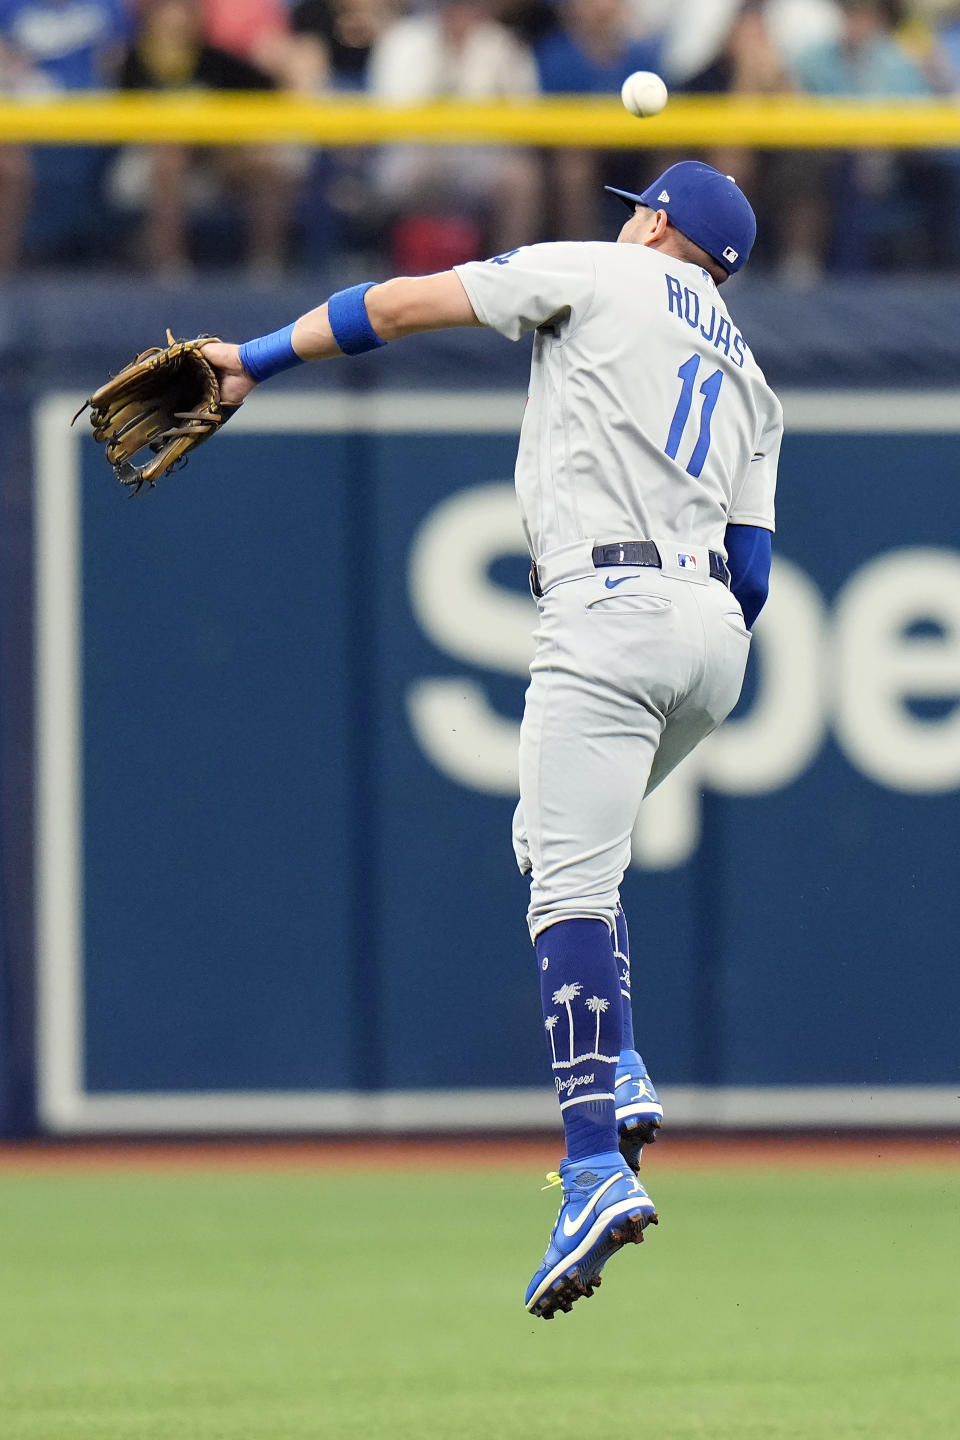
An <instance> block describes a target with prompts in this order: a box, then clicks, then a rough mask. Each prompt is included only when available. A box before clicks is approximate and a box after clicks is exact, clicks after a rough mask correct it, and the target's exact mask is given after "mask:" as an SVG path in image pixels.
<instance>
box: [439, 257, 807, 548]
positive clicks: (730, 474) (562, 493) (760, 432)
mask: <svg viewBox="0 0 960 1440" xmlns="http://www.w3.org/2000/svg"><path fill="white" fill-rule="evenodd" d="M456 270H457V274H458V275H459V277H460V280H461V282H462V283H463V286H464V288H465V290H466V292H467V295H468V296H469V298H470V301H471V304H472V305H473V308H474V311H475V312H476V315H477V318H478V319H479V320H480V321H481V322H482V323H483V324H484V325H488V326H490V327H491V328H492V329H495V330H498V331H499V332H500V333H501V334H502V335H505V336H507V337H508V338H509V339H511V340H519V339H520V337H521V336H523V335H525V334H528V333H529V332H530V331H531V330H535V331H536V337H535V340H534V350H533V364H532V370H531V379H530V397H529V401H528V404H527V409H526V413H525V416H524V420H523V427H522V431H521V436H520V447H519V453H518V457H517V467H516V483H517V494H518V498H519V501H520V509H521V513H522V517H523V524H524V527H525V530H526V535H527V541H528V544H529V546H530V552H531V554H532V555H533V556H534V557H535V558H536V559H540V558H541V557H542V556H543V555H545V554H548V553H549V552H551V551H553V550H556V549H558V548H559V547H561V546H565V545H567V544H570V543H572V542H574V541H577V540H581V539H584V538H586V537H590V538H592V539H593V540H594V541H595V542H596V543H604V542H607V541H615V540H624V539H631V538H633V539H652V540H663V541H665V542H667V543H668V544H670V545H674V546H680V547H683V546H684V545H686V546H691V547H692V546H696V545H699V546H708V547H710V548H712V549H715V550H720V551H722V550H723V539H724V530H725V528H726V526H727V524H728V523H731V522H732V523H740V524H747V525H759V526H762V527H763V528H765V529H769V530H772V529H773V528H774V487H775V483H776V473H777V460H778V455H779V450H780V440H781V435H782V429H783V422H782V411H781V407H780V404H779V401H778V400H777V398H776V396H775V395H774V394H773V391H772V390H771V389H770V387H769V386H768V385H767V383H766V381H765V380H764V377H763V374H762V372H761V370H760V368H759V366H758V365H757V363H756V361H755V360H754V358H753V356H752V354H751V353H750V350H749V347H748V346H747V344H746V342H745V340H744V338H743V336H742V334H741V333H740V331H739V330H738V329H737V327H736V326H735V324H734V323H733V321H732V320H731V318H730V315H729V313H728V311H727V308H726V306H725V305H724V303H723V300H722V299H721V297H720V294H719V292H718V290H717V287H716V285H715V284H714V282H713V280H712V279H711V278H710V276H709V275H708V274H707V273H706V271H704V270H701V269H700V267H699V266H697V265H691V264H686V263H684V262H683V261H680V260H675V259H672V258H670V257H669V256H666V255H663V254H662V253H660V252H659V251H656V250H653V249H651V248H649V247H648V246H644V245H631V244H607V243H603V242H600V241H597V242H586V243H576V242H569V243H561V244H545V245H530V246H527V247H525V248H523V249H520V250H515V251H513V252H512V253H510V254H507V255H501V256H496V257H495V258H494V259H493V260H487V261H472V262H470V263H469V264H466V265H458V266H457V267H456Z"/></svg>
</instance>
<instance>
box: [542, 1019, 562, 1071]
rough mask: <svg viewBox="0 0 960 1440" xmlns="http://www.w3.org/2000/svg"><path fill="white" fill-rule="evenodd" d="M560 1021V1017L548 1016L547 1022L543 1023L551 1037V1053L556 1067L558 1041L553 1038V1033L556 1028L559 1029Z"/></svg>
mask: <svg viewBox="0 0 960 1440" xmlns="http://www.w3.org/2000/svg"><path fill="white" fill-rule="evenodd" d="M559 1019H560V1016H559V1015H548V1016H547V1018H546V1020H544V1022H543V1028H544V1030H546V1032H547V1034H548V1035H549V1036H550V1051H551V1054H552V1055H553V1063H554V1065H556V1063H557V1042H556V1040H555V1039H554V1038H553V1032H554V1030H555V1029H556V1027H557V1021H558V1020H559Z"/></svg>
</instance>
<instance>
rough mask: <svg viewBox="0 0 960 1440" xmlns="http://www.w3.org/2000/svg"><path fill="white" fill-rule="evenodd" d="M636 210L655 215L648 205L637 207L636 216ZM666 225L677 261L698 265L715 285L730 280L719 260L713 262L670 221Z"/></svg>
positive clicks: (709, 256)
mask: <svg viewBox="0 0 960 1440" xmlns="http://www.w3.org/2000/svg"><path fill="white" fill-rule="evenodd" d="M637 210H645V211H646V212H647V214H648V215H655V214H656V213H657V212H656V211H655V210H654V209H653V208H652V207H651V206H649V205H637V206H636V209H635V210H634V214H636V212H637ZM667 223H668V225H669V227H670V231H671V233H672V235H673V236H674V241H673V245H674V253H675V254H676V257H677V259H678V260H685V261H687V262H688V263H689V264H690V265H699V266H700V269H701V270H706V272H707V274H708V275H709V276H710V278H711V280H712V281H713V282H714V284H715V285H722V284H723V282H724V280H729V279H730V272H729V270H725V269H724V267H723V266H722V265H721V264H720V261H719V260H714V258H713V256H712V255H708V254H707V252H706V250H704V248H703V246H702V245H697V244H696V243H695V242H694V241H693V240H691V239H690V237H689V236H688V235H684V233H683V231H682V230H678V229H677V227H676V225H674V224H673V223H672V222H671V221H669V220H668V222H667Z"/></svg>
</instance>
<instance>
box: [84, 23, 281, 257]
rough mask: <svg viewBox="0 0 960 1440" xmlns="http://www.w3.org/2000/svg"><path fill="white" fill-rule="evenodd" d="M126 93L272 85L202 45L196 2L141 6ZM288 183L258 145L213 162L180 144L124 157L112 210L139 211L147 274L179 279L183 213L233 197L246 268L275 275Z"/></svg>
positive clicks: (270, 153) (275, 157)
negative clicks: (238, 203) (242, 225)
mask: <svg viewBox="0 0 960 1440" xmlns="http://www.w3.org/2000/svg"><path fill="white" fill-rule="evenodd" d="M120 84H121V86H122V87H123V88H125V89H128V90H186V89H208V90H269V89H272V88H273V87H274V81H273V79H272V78H271V77H270V76H269V75H267V74H265V73H264V71H262V70H260V69H258V68H257V67H256V66H254V65H252V64H250V63H249V62H248V61H245V60H241V59H239V58H238V57H237V56H236V55H231V54H228V52H227V51H225V50H221V49H219V48H218V47H216V46H214V45H208V44H206V43H205V41H204V37H203V20H202V13H201V10H200V6H199V5H198V3H197V0H143V4H142V6H141V24H140V29H139V31H138V33H137V36H136V39H135V41H134V43H133V45H132V46H131V47H130V48H129V50H128V51H127V53H126V55H125V56H124V59H123V62H122V65H121V69H120ZM294 178H295V177H294V176H293V175H292V174H291V172H290V168H289V166H288V164H287V162H286V152H285V151H282V150H281V151H278V150H277V148H276V147H272V146H267V145H256V146H240V147H233V146H225V147H221V148H218V149H217V150H215V151H214V152H213V153H212V154H210V153H208V152H206V151H201V150H197V149H195V148H189V147H186V146H182V145H157V146H150V147H149V148H145V149H134V148H131V149H128V150H126V151H124V152H123V153H122V154H121V156H120V160H119V163H118V166H117V168H116V170H115V172H114V175H113V181H112V193H113V197H114V199H115V201H117V202H118V203H119V204H120V205H121V206H123V207H125V208H129V209H132V210H144V211H145V214H144V223H143V232H144V238H143V251H144V259H145V261H146V263H147V265H148V266H149V268H150V269H151V270H154V271H157V272H161V273H168V274H178V273H181V272H183V271H185V270H187V269H189V266H190V259H191V256H190V246H189V239H188V231H189V219H190V214H191V210H192V209H193V210H196V209H198V208H201V207H202V205H203V204H204V202H206V204H207V206H208V208H209V206H210V204H211V202H212V203H213V204H214V205H215V206H222V205H223V202H224V197H225V194H227V195H229V193H230V192H231V191H236V192H239V193H240V195H241V196H242V200H243V204H244V209H245V212H246V219H247V246H248V258H249V264H250V267H251V269H252V270H253V271H254V272H255V273H257V274H260V275H268V276H269V275H274V274H276V273H278V272H279V271H280V270H281V268H282V266H283V263H284V258H285V248H286V242H287V236H288V229H289V224H290V216H291V202H292V192H293V182H294Z"/></svg>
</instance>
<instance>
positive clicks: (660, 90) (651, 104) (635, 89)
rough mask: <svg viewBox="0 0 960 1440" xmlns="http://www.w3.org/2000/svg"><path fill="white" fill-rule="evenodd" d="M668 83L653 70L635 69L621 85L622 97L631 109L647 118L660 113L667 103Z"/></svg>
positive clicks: (643, 118)
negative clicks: (665, 83)
mask: <svg viewBox="0 0 960 1440" xmlns="http://www.w3.org/2000/svg"><path fill="white" fill-rule="evenodd" d="M667 96H668V91H667V87H666V85H664V83H663V81H662V80H661V79H660V76H659V75H655V74H654V72H653V71H652V70H634V72H633V74H632V75H628V76H627V78H626V80H624V82H623V84H622V85H621V87H620V99H621V100H622V101H623V103H624V105H625V106H626V107H627V109H628V110H629V111H630V114H631V115H637V116H639V117H640V119H641V120H645V119H646V118H647V117H648V116H649V115H659V114H660V111H661V110H662V109H663V107H664V105H666V103H667Z"/></svg>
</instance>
